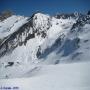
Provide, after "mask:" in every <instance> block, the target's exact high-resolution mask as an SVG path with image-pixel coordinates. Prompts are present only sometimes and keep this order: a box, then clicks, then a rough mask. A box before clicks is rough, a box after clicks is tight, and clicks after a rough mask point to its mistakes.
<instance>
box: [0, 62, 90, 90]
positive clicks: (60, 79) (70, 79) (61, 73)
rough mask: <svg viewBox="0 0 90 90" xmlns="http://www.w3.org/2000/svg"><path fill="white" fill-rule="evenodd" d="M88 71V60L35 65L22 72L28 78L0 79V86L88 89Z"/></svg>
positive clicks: (32, 89) (29, 89)
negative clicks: (31, 68)
mask: <svg viewBox="0 0 90 90" xmlns="http://www.w3.org/2000/svg"><path fill="white" fill-rule="evenodd" d="M32 71H33V72H32ZM89 71H90V62H82V63H73V64H59V65H44V66H37V67H36V68H34V69H33V70H30V71H29V72H27V73H26V74H24V76H27V77H28V78H17V79H1V80H0V86H2V87H4V86H5V87H19V89H18V90H90V72H89Z"/></svg>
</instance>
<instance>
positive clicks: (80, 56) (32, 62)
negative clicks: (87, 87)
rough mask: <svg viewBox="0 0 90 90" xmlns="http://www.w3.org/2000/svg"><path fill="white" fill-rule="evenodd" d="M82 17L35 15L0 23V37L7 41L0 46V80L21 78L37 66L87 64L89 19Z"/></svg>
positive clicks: (88, 54) (13, 18)
mask: <svg viewBox="0 0 90 90" xmlns="http://www.w3.org/2000/svg"><path fill="white" fill-rule="evenodd" d="M83 17H84V20H83ZM83 17H82V16H80V17H79V16H78V20H77V19H75V18H73V17H71V16H70V17H68V18H65V19H63V18H56V17H54V16H53V17H50V16H49V15H45V14H42V13H36V14H34V15H33V16H32V17H31V18H27V17H26V18H25V17H21V16H11V17H9V18H7V19H6V20H4V21H3V22H0V24H1V27H0V29H1V31H0V34H1V35H0V36H1V37H0V38H1V39H2V38H6V39H5V40H6V41H5V42H3V44H2V43H1V46H0V55H1V54H2V55H1V56H0V78H19V77H24V76H23V74H25V73H27V72H28V71H29V70H31V71H32V69H34V68H35V67H37V65H41V66H42V65H47V66H48V65H54V64H55V65H57V64H61V63H72V62H73V63H74V62H83V61H84V62H85V61H90V60H89V58H90V16H87V15H86V16H85V15H84V16H83ZM87 17H88V18H87ZM8 22H9V23H8ZM13 24H14V25H13ZM8 28H10V30H9V31H8ZM4 29H5V30H4ZM9 36H10V37H9ZM20 43H21V44H20ZM3 49H4V50H3ZM27 66H28V68H27ZM36 69H37V68H36Z"/></svg>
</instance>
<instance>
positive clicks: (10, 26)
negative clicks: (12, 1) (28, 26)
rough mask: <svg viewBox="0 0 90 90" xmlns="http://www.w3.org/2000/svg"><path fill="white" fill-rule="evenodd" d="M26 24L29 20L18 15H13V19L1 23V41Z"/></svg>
mask: <svg viewBox="0 0 90 90" xmlns="http://www.w3.org/2000/svg"><path fill="white" fill-rule="evenodd" d="M26 22H27V18H25V17H23V16H16V15H12V16H11V17H9V18H7V19H5V20H4V21H2V22H0V39H3V38H5V37H7V36H8V35H10V34H12V33H13V32H15V31H16V30H18V29H19V28H20V27H21V26H22V25H23V24H25V23H26Z"/></svg>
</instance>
